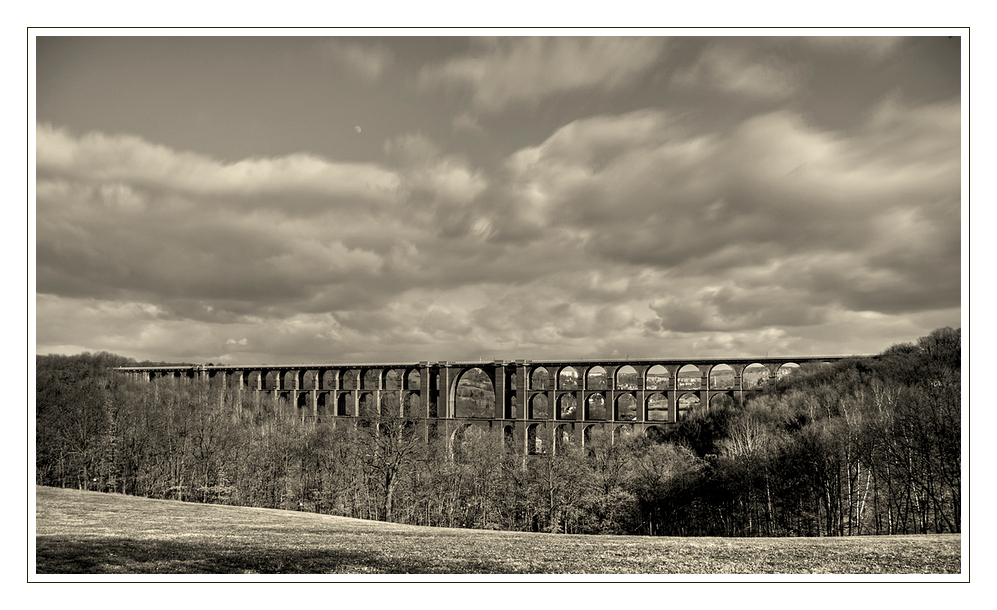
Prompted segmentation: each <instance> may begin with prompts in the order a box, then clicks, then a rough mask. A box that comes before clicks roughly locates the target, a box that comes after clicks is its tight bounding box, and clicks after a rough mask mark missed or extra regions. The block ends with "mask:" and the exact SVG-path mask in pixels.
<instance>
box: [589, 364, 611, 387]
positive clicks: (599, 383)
mask: <svg viewBox="0 0 997 610" xmlns="http://www.w3.org/2000/svg"><path fill="white" fill-rule="evenodd" d="M585 389H587V390H605V389H607V387H606V369H604V368H602V367H601V366H593V367H592V368H590V369H589V371H588V374H587V375H586V376H585Z"/></svg>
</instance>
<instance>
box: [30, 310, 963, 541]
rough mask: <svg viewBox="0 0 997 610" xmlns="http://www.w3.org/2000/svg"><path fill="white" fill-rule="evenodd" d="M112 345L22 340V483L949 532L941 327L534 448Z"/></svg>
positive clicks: (381, 515)
mask: <svg viewBox="0 0 997 610" xmlns="http://www.w3.org/2000/svg"><path fill="white" fill-rule="evenodd" d="M130 364H134V362H133V361H131V360H128V359H125V358H122V357H119V356H115V355H112V354H107V353H101V354H82V355H78V356H39V357H38V358H37V368H36V378H37V392H36V423H37V426H36V439H35V440H36V463H35V467H36V482H37V483H38V484H41V485H51V486H59V487H76V488H80V489H89V490H97V491H106V492H114V493H124V494H132V495H138V496H146V497H153V498H168V499H177V500H183V501H190V502H211V503H223V504H235V505H242V506H257V507H266V508H283V509H292V510H308V511H315V512H320V513H328V514H335V515H343V516H350V517H359V518H364V519H379V520H387V521H395V522H400V523H409V524H417V525H432V526H446V527H474V528H490V529H504V530H523V531H548V532H565V533H615V534H645V535H682V536H699V535H702V536H846V535H866V534H910V533H932V532H959V531H961V512H962V504H961V474H962V469H961V453H962V451H961V431H962V427H961V374H960V371H961V348H960V331H959V330H952V329H950V328H943V329H939V330H936V331H934V332H932V333H931V334H930V335H928V336H926V337H922V338H921V339H919V340H918V341H917V342H916V343H905V344H900V345H895V346H893V347H891V348H890V349H888V350H886V351H885V352H884V353H882V354H880V355H878V356H876V357H873V358H856V359H849V360H843V361H839V362H837V363H835V364H833V365H824V366H815V367H803V369H802V370H800V371H799V372H797V373H794V374H792V375H788V376H786V377H784V378H782V379H780V380H779V381H778V382H777V383H775V384H774V385H773V386H771V387H769V388H768V389H767V390H766V391H765V392H763V393H762V394H760V395H758V396H756V397H754V398H752V399H750V400H749V401H747V402H746V403H745V404H735V405H734V406H733V407H730V408H724V409H720V410H714V411H709V412H704V413H698V414H693V415H691V416H690V417H688V418H687V419H686V420H685V421H683V422H681V423H679V424H677V425H675V426H673V427H671V428H670V429H668V430H667V431H666V433H665V434H664V435H661V436H657V437H655V438H653V439H652V438H645V437H642V436H633V437H622V438H617V439H616V440H615V442H614V441H613V440H612V439H611V438H608V437H606V438H600V436H599V435H598V434H594V435H593V437H592V438H591V439H589V442H587V443H586V444H585V446H579V445H578V444H574V445H566V446H557V449H556V450H553V448H554V446H555V445H554V443H553V442H547V443H544V446H545V447H547V448H548V449H549V450H548V451H546V452H543V453H541V454H540V455H535V456H524V455H523V454H522V452H521V451H519V450H517V448H513V447H510V446H509V443H508V442H507V440H506V439H504V438H502V437H501V436H496V435H493V434H489V433H487V432H484V431H480V430H478V429H476V428H473V427H471V428H467V429H460V430H446V429H442V428H437V427H436V426H435V425H434V424H431V423H429V422H424V421H423V422H419V421H410V420H406V419H403V418H400V417H392V416H384V415H379V414H372V413H369V414H367V415H365V416H363V417H361V418H358V419H356V420H353V419H349V420H339V421H337V422H336V424H335V425H332V424H330V423H327V422H322V423H315V422H310V421H303V420H302V419H301V418H300V417H299V416H298V415H297V413H296V409H293V408H289V407H288V405H286V404H283V403H281V402H280V401H275V400H274V399H273V397H272V396H271V395H269V394H258V393H253V392H246V393H239V392H237V391H231V390H229V391H226V390H221V389H220V388H218V387H216V386H213V385H212V384H211V383H209V382H207V381H201V380H183V381H180V380H172V379H164V380H159V381H156V382H153V383H148V382H136V381H133V380H130V379H129V378H127V377H126V376H123V375H120V374H118V373H116V372H115V371H113V370H111V369H112V367H115V366H124V365H130ZM427 426H429V428H427ZM550 440H553V439H550Z"/></svg>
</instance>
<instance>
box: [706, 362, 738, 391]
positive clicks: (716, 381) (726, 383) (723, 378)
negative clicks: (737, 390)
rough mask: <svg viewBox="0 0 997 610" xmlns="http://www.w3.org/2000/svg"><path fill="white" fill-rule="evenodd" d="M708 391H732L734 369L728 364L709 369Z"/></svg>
mask: <svg viewBox="0 0 997 610" xmlns="http://www.w3.org/2000/svg"><path fill="white" fill-rule="evenodd" d="M710 389H711V390H732V389H734V369H733V368H731V366H730V365H729V364H718V365H716V366H715V367H713V368H712V369H710Z"/></svg>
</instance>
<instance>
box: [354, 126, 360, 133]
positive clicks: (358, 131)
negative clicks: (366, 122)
mask: <svg viewBox="0 0 997 610" xmlns="http://www.w3.org/2000/svg"><path fill="white" fill-rule="evenodd" d="M353 129H356V130H357V133H360V126H359V125H357V126H355V127H354V128H353Z"/></svg>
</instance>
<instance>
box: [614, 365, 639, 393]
mask: <svg viewBox="0 0 997 610" xmlns="http://www.w3.org/2000/svg"><path fill="white" fill-rule="evenodd" d="M639 379H640V377H639V376H638V375H637V369H635V368H634V367H632V366H630V365H629V364H628V365H626V366H624V367H620V369H619V370H618V371H616V389H617V390H636V389H637V383H638V380H639Z"/></svg>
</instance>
